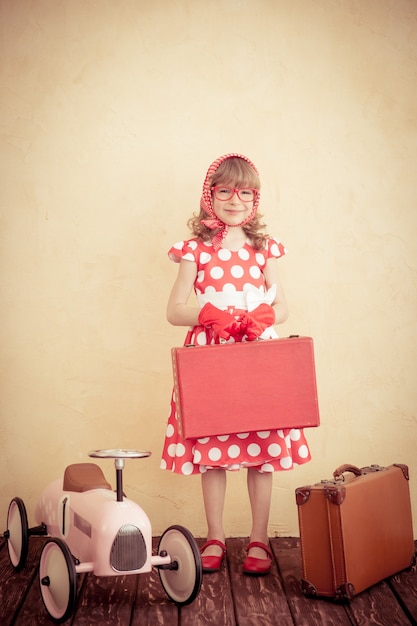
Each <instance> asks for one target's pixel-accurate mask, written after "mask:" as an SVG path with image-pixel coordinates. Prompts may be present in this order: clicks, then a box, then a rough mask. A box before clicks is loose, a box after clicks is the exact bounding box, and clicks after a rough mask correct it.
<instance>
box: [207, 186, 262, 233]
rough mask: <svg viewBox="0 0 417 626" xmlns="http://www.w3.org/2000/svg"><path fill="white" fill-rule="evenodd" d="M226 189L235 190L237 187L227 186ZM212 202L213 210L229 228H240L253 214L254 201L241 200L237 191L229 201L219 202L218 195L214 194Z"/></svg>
mask: <svg viewBox="0 0 417 626" xmlns="http://www.w3.org/2000/svg"><path fill="white" fill-rule="evenodd" d="M222 187H223V185H222ZM224 187H229V188H231V189H234V188H235V185H233V184H227V185H224ZM241 195H242V194H241ZM212 202H213V210H214V212H215V214H216V215H217V217H218V218H219V220H221V221H222V222H223V223H224V224H226V225H227V226H239V225H240V224H241V223H242V222H244V221H245V219H246V218H247V217H249V215H250V214H251V211H252V209H253V202H254V200H250V201H245V200H241V198H240V197H239V196H238V194H237V193H236V191H235V192H234V193H233V195H232V197H231V198H230V199H229V200H219V199H218V198H216V194H215V193H213V200H212Z"/></svg>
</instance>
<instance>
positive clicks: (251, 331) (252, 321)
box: [242, 303, 275, 341]
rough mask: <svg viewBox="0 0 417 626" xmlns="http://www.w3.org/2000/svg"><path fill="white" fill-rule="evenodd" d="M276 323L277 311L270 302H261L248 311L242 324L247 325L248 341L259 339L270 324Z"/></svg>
mask: <svg viewBox="0 0 417 626" xmlns="http://www.w3.org/2000/svg"><path fill="white" fill-rule="evenodd" d="M274 323H275V311H274V309H273V308H272V306H270V305H269V304H265V303H263V304H260V305H259V306H258V307H256V309H254V310H253V311H251V312H250V313H249V312H248V313H246V314H245V316H244V320H243V322H242V325H245V326H246V336H247V338H248V341H254V340H255V339H258V337H260V336H261V335H262V333H263V332H264V330H265V329H266V328H269V326H273V324H274Z"/></svg>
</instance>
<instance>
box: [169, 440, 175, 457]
mask: <svg viewBox="0 0 417 626" xmlns="http://www.w3.org/2000/svg"><path fill="white" fill-rule="evenodd" d="M176 447H177V444H176V443H171V444H170V445H169V446H168V448H167V453H168V456H170V457H172V458H174V456H175V448H176Z"/></svg>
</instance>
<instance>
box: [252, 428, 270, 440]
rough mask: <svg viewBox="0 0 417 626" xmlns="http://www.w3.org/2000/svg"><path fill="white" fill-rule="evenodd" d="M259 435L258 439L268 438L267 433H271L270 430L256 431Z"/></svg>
mask: <svg viewBox="0 0 417 626" xmlns="http://www.w3.org/2000/svg"><path fill="white" fill-rule="evenodd" d="M256 434H257V435H258V437H259V439H268V437H269V435H270V434H271V431H270V430H261V431H259V432H257V433H256Z"/></svg>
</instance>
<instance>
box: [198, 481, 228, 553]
mask: <svg viewBox="0 0 417 626" xmlns="http://www.w3.org/2000/svg"><path fill="white" fill-rule="evenodd" d="M201 486H202V490H203V499H204V508H205V511H206V519H207V540H209V539H218V540H219V541H222V542H223V543H224V540H225V535H224V530H223V509H224V499H225V494H226V471H225V470H221V469H215V470H207V472H205V473H204V474H201ZM220 554H221V549H220V548H219V547H218V546H209V547H208V548H206V549H205V550H204V556H220Z"/></svg>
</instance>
